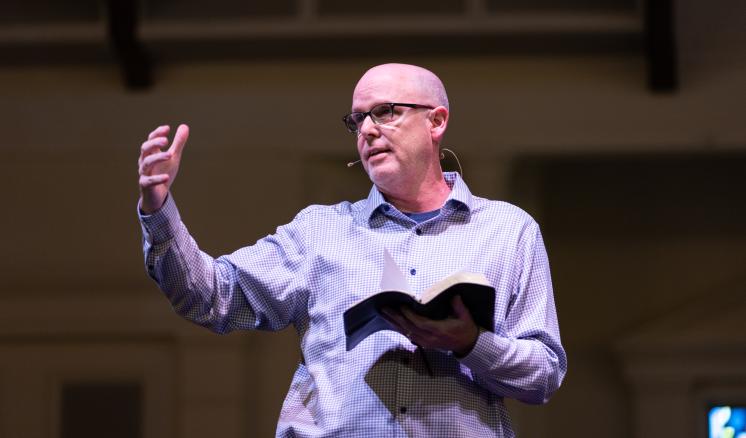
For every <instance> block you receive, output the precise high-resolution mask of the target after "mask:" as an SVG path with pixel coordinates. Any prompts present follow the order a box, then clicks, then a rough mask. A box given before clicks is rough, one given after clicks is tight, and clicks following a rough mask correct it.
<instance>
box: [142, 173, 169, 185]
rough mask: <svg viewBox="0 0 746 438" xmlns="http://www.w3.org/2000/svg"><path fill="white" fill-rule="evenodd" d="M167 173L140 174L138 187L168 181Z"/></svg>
mask: <svg viewBox="0 0 746 438" xmlns="http://www.w3.org/2000/svg"><path fill="white" fill-rule="evenodd" d="M168 178H169V176H168V174H167V173H161V174H158V175H140V188H142V189H148V188H150V187H154V186H157V185H158V184H163V183H167V182H168Z"/></svg>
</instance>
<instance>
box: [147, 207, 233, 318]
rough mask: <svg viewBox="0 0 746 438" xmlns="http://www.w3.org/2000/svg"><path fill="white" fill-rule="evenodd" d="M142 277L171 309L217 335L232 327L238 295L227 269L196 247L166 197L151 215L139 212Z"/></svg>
mask: <svg viewBox="0 0 746 438" xmlns="http://www.w3.org/2000/svg"><path fill="white" fill-rule="evenodd" d="M141 224H142V226H143V237H144V238H143V250H144V255H145V265H146V269H147V271H148V275H150V277H151V278H152V279H153V280H155V281H156V283H158V286H159V287H160V289H161V290H162V291H163V292H164V294H165V295H166V297H167V298H168V299H169V301H170V302H171V304H172V306H173V308H174V310H175V311H176V312H177V313H178V314H179V315H181V316H183V317H184V318H186V319H189V320H190V321H193V322H195V323H196V324H199V325H202V326H204V327H207V328H209V329H211V330H213V331H216V332H218V333H226V332H228V331H230V330H232V329H233V328H234V327H232V324H231V318H230V317H231V312H232V311H233V309H235V308H236V307H237V306H241V304H242V303H240V302H239V301H241V300H242V299H243V298H242V294H241V293H240V291H238V290H237V288H236V282H235V281H230V277H231V276H232V275H233V274H232V273H231V270H230V269H229V268H228V267H227V266H225V265H222V264H220V263H218V262H216V260H215V259H213V258H212V257H211V256H209V255H208V254H206V253H204V252H202V251H200V249H199V247H198V246H197V243H196V242H195V240H194V239H193V238H192V237H191V236H190V235H189V232H188V230H187V229H186V227H185V226H184V224H183V223H182V222H181V219H180V216H179V213H178V209H177V208H176V205H175V203H174V201H173V199H172V198H170V197H169V198H168V199H167V200H166V202H165V204H164V205H163V207H162V208H161V209H160V210H159V211H158V212H156V214H153V215H147V216H146V215H141Z"/></svg>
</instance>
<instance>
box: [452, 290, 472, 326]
mask: <svg viewBox="0 0 746 438" xmlns="http://www.w3.org/2000/svg"><path fill="white" fill-rule="evenodd" d="M451 307H453V313H454V314H455V315H456V318H458V319H460V320H463V321H470V320H471V313H469V309H467V308H466V305H465V304H464V301H463V300H462V299H461V295H456V296H454V297H453V300H451Z"/></svg>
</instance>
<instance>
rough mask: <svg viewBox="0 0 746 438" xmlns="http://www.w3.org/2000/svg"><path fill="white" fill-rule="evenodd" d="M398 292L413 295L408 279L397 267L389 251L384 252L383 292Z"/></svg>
mask: <svg viewBox="0 0 746 438" xmlns="http://www.w3.org/2000/svg"><path fill="white" fill-rule="evenodd" d="M387 290H398V291H401V292H406V293H408V294H410V295H412V291H411V290H410V288H409V283H407V278H406V277H405V276H404V274H403V273H402V272H401V269H399V266H397V264H396V261H394V258H393V257H391V254H390V253H389V250H388V249H386V248H384V250H383V275H381V291H387Z"/></svg>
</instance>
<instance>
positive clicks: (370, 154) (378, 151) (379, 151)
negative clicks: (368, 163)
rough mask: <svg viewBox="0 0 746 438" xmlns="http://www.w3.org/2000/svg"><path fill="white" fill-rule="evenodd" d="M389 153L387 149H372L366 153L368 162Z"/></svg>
mask: <svg viewBox="0 0 746 438" xmlns="http://www.w3.org/2000/svg"><path fill="white" fill-rule="evenodd" d="M390 151H391V149H387V148H374V149H370V150H369V151H368V159H369V160H370V159H371V158H373V157H375V156H378V155H383V154H385V153H387V152H390Z"/></svg>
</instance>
